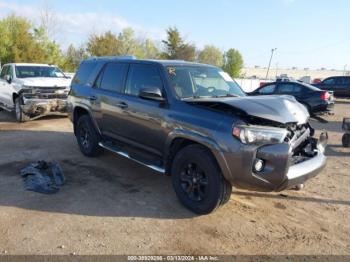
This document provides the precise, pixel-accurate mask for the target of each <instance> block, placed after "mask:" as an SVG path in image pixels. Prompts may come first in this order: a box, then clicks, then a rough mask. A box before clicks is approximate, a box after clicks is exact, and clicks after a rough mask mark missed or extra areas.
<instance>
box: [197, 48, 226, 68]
mask: <svg viewBox="0 0 350 262" xmlns="http://www.w3.org/2000/svg"><path fill="white" fill-rule="evenodd" d="M198 61H199V62H200V63H203V64H209V65H214V66H218V67H222V66H223V64H224V56H223V53H222V52H221V51H220V49H219V48H217V47H215V46H213V45H207V46H205V47H204V49H203V50H202V51H201V52H200V53H199V55H198Z"/></svg>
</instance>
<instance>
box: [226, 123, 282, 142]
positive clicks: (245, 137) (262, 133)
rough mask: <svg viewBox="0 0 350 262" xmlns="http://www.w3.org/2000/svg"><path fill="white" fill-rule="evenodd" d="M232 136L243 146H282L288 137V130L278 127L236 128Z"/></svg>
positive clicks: (241, 126) (240, 126)
mask: <svg viewBox="0 0 350 262" xmlns="http://www.w3.org/2000/svg"><path fill="white" fill-rule="evenodd" d="M232 134H233V136H234V137H236V138H237V139H239V140H240V141H241V142H242V143H243V144H280V143H283V141H284V139H285V138H286V136H287V130H286V129H283V128H276V127H262V126H243V125H239V126H234V127H233V131H232Z"/></svg>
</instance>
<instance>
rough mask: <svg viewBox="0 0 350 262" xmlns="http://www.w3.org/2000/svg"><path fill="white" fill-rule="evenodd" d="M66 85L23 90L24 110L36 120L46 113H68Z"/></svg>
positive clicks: (22, 106)
mask: <svg viewBox="0 0 350 262" xmlns="http://www.w3.org/2000/svg"><path fill="white" fill-rule="evenodd" d="M68 93H69V90H68V89H67V88H66V87H31V88H28V87H27V88H25V89H23V90H21V93H20V94H21V96H22V105H21V108H22V111H23V113H24V114H25V115H27V116H28V117H29V118H30V119H32V120H34V119H37V118H40V117H42V116H46V115H64V116H66V115H67V98H68Z"/></svg>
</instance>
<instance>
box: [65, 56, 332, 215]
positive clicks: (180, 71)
mask: <svg viewBox="0 0 350 262" xmlns="http://www.w3.org/2000/svg"><path fill="white" fill-rule="evenodd" d="M68 111H69V117H70V119H71V121H72V122H73V125H74V133H75V136H76V139H77V143H78V145H79V148H80V150H81V152H82V153H83V154H84V155H85V156H88V157H93V156H96V155H98V153H99V152H100V150H101V148H105V149H107V150H110V151H112V152H115V153H116V154H119V155H121V156H124V157H127V158H129V159H132V160H134V161H136V162H138V163H140V164H142V165H145V166H147V167H149V168H151V169H153V170H155V171H157V172H160V173H165V174H168V175H171V177H172V183H173V187H174V190H175V192H176V194H177V196H178V198H179V200H180V201H181V203H182V204H183V205H184V206H186V207H187V208H189V209H190V210H192V211H193V212H196V213H199V214H207V213H210V212H212V211H214V210H215V209H216V208H218V207H219V206H221V205H224V204H225V203H227V202H228V200H229V199H230V196H231V190H232V186H234V187H241V188H245V189H249V190H255V191H282V190H285V189H289V188H293V187H295V186H298V185H302V184H303V183H304V182H305V181H306V180H308V179H310V178H311V177H314V176H316V175H317V174H318V173H319V172H320V171H321V170H322V169H323V167H324V166H325V165H326V157H325V156H324V149H325V146H326V143H327V136H326V135H325V134H322V135H321V138H320V140H319V139H316V138H315V137H314V134H315V132H314V130H313V129H312V127H311V126H310V124H309V122H308V120H309V114H308V112H307V110H306V108H305V107H304V106H302V105H301V104H300V103H298V102H297V101H296V100H295V99H294V98H293V97H290V96H285V97H282V96H259V97H248V96H246V95H245V93H244V92H243V91H242V90H241V89H240V87H239V86H238V84H237V83H236V82H235V81H234V80H232V78H231V77H230V76H229V75H228V74H227V73H225V72H224V71H222V69H220V68H216V67H213V66H209V65H203V64H197V63H189V62H184V61H164V60H159V61H155V60H136V59H131V58H117V57H116V58H94V59H89V60H86V61H83V62H82V63H81V65H80V67H79V70H78V72H77V74H76V75H75V77H74V79H73V81H72V89H71V92H70V94H69V98H68ZM116 201H117V200H116Z"/></svg>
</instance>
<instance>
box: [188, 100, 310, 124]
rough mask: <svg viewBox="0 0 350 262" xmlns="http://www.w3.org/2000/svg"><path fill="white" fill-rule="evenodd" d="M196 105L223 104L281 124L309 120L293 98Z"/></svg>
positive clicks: (226, 101)
mask: <svg viewBox="0 0 350 262" xmlns="http://www.w3.org/2000/svg"><path fill="white" fill-rule="evenodd" d="M186 101H188V100H186ZM190 102H192V103H196V104H197V103H198V104H203V105H205V104H207V103H209V104H211V103H223V104H225V105H229V106H230V107H232V108H234V109H238V110H240V111H243V112H244V113H245V114H247V115H250V116H254V117H259V118H263V119H267V120H271V121H274V122H278V123H281V124H287V123H298V124H305V123H306V122H307V121H308V120H309V117H310V115H309V113H308V111H307V109H306V108H305V107H304V106H303V105H302V104H300V103H299V102H297V101H296V100H295V98H294V97H293V96H245V97H235V98H208V99H193V100H191V101H190Z"/></svg>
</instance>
